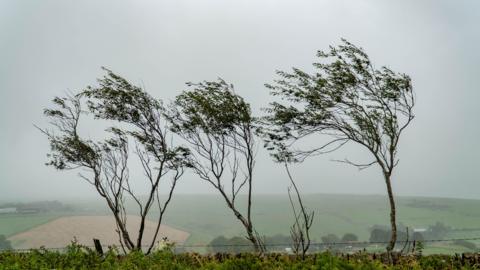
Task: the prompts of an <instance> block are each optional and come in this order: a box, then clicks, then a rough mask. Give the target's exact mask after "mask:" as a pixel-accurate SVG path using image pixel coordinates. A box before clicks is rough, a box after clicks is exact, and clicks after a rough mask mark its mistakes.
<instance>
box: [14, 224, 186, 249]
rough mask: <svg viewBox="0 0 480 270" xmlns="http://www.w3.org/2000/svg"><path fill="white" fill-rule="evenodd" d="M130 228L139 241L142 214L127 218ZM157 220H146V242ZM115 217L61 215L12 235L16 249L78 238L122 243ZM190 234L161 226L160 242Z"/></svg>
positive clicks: (56, 245) (52, 245) (180, 239)
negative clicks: (138, 233)
mask: <svg viewBox="0 0 480 270" xmlns="http://www.w3.org/2000/svg"><path fill="white" fill-rule="evenodd" d="M127 220H128V222H127V228H128V231H129V232H130V234H131V237H132V241H136V237H137V233H136V231H137V230H138V229H137V228H138V224H139V222H140V218H139V217H138V216H128V217H127ZM155 227H156V223H155V222H152V221H146V224H145V233H144V236H143V239H144V241H143V243H144V245H147V244H149V242H148V241H151V240H150V239H152V238H153V234H154V232H155ZM115 229H116V226H115V220H114V219H113V217H111V216H71V217H61V218H58V219H55V220H53V221H51V222H49V223H46V224H43V225H40V226H38V227H35V228H33V229H31V230H28V231H26V232H22V233H19V234H16V235H13V236H11V237H9V238H8V240H10V241H11V242H12V244H13V246H14V248H16V249H29V248H39V247H41V246H44V247H46V248H62V247H65V246H67V245H69V244H70V243H71V241H72V240H73V239H74V238H76V239H77V241H78V242H79V243H80V244H82V245H86V246H93V240H92V239H93V238H97V239H100V241H101V243H102V245H104V246H109V245H116V246H119V240H118V234H117V233H116V232H115ZM189 236H190V234H189V233H188V232H184V231H181V230H177V229H174V228H172V227H169V226H167V225H163V224H162V226H161V227H160V231H159V233H158V237H157V241H160V240H161V239H162V238H163V237H168V240H169V241H170V242H175V243H176V244H179V245H181V244H183V243H185V241H186V240H187V238H188V237H189Z"/></svg>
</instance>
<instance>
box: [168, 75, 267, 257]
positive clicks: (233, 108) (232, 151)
mask: <svg viewBox="0 0 480 270" xmlns="http://www.w3.org/2000/svg"><path fill="white" fill-rule="evenodd" d="M188 86H190V87H191V88H192V89H190V90H187V91H184V92H183V93H182V94H180V95H179V96H177V98H176V100H175V102H174V103H173V104H172V109H171V113H170V121H171V125H172V130H173V131H174V132H175V133H177V134H178V135H179V136H180V137H182V138H183V139H185V141H186V142H187V143H188V144H189V145H190V148H191V153H192V160H193V161H192V167H193V170H194V172H195V173H196V174H197V175H198V176H199V177H200V178H201V179H202V180H204V181H206V182H207V183H209V184H211V185H212V186H213V187H214V188H215V189H216V190H217V191H218V192H219V193H220V195H221V196H222V198H223V199H224V201H225V203H226V204H227V207H228V208H229V209H231V211H232V212H233V214H234V215H235V217H236V218H237V219H238V220H239V221H240V223H241V224H242V225H243V227H244V228H245V230H246V233H247V239H248V240H249V241H250V242H251V243H252V244H253V246H254V247H255V250H256V251H259V252H263V251H264V247H263V244H262V239H261V238H260V237H259V235H258V233H257V232H256V231H255V229H254V226H253V222H252V189H253V169H254V166H255V148H256V143H255V138H254V133H253V128H254V126H253V123H254V118H253V117H252V114H251V110H250V105H249V104H248V103H247V102H245V101H244V100H243V98H242V97H240V96H239V95H237V94H235V93H234V91H233V86H232V85H230V84H227V83H226V82H225V81H224V80H222V79H219V80H218V81H216V82H207V81H205V82H202V83H198V84H193V83H188ZM225 185H228V186H225ZM245 189H246V193H247V202H246V213H242V212H241V210H240V208H239V206H238V205H237V200H236V199H237V196H238V194H239V193H240V191H242V190H245Z"/></svg>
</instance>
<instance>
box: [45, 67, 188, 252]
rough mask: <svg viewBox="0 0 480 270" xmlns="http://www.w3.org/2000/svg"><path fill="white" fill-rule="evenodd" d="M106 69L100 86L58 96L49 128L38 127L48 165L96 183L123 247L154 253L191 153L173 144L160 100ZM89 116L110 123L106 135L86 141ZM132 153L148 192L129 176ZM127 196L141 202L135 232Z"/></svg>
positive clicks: (51, 114) (50, 112)
mask: <svg viewBox="0 0 480 270" xmlns="http://www.w3.org/2000/svg"><path fill="white" fill-rule="evenodd" d="M106 72H107V74H106V75H105V76H104V77H103V78H102V79H99V80H98V82H99V86H98V87H88V88H87V89H86V90H83V91H81V92H80V93H78V94H76V95H69V96H67V97H62V98H60V97H56V98H54V99H53V103H54V108H49V109H45V111H44V113H45V115H46V116H47V117H48V118H49V120H50V124H51V128H45V129H40V130H41V131H42V132H43V133H44V134H45V135H46V136H47V138H48V139H49V141H50V147H51V153H50V154H48V157H49V159H50V160H49V162H48V163H47V165H51V166H53V167H55V168H56V169H58V170H81V173H80V176H81V178H83V179H84V180H86V181H87V182H88V183H90V184H91V185H92V186H93V187H95V190H96V191H97V193H98V194H99V195H100V196H101V197H102V198H103V199H104V200H105V202H106V203H107V205H108V208H109V209H110V211H111V212H112V214H113V216H114V218H115V222H116V226H117V230H116V231H117V233H118V236H119V240H120V244H121V247H122V249H123V250H124V251H127V250H128V251H132V250H142V247H145V246H146V252H147V253H150V251H151V250H152V248H153V246H154V244H155V241H156V238H157V236H158V232H159V229H160V226H161V223H162V218H163V215H164V213H165V211H166V209H167V207H168V204H169V202H170V201H171V199H172V195H173V192H174V189H175V186H176V184H177V181H178V180H179V179H180V177H181V176H182V175H183V173H184V168H185V166H188V155H189V153H188V150H187V149H185V148H182V147H177V146H174V145H172V142H171V137H170V136H169V135H168V134H169V133H168V126H167V121H165V119H164V111H165V110H164V107H163V105H162V103H161V102H160V101H158V100H156V99H155V98H153V97H151V96H150V95H149V94H148V93H146V92H145V91H144V90H143V89H141V88H140V87H138V86H135V85H132V84H130V83H129V82H127V81H126V80H125V79H123V78H122V77H120V76H118V75H116V74H114V73H113V72H111V71H110V70H106ZM89 116H90V118H92V116H93V119H96V120H99V121H101V122H102V123H108V124H107V127H108V128H107V129H106V135H105V138H104V139H100V140H98V141H95V140H93V139H87V135H86V134H85V129H86V127H85V126H83V128H82V125H81V124H82V123H84V120H85V119H84V118H87V117H89ZM115 124H117V125H118V126H119V127H116V126H115ZM82 131H83V132H82ZM131 144H133V145H134V149H133V150H132V149H131V146H130V145H131ZM131 152H134V153H135V155H136V156H137V158H138V160H139V162H140V163H141V165H142V168H143V173H144V175H145V179H144V182H143V183H144V186H145V187H146V190H148V192H147V194H146V196H144V195H140V194H138V192H136V191H135V190H134V188H133V185H134V184H135V185H141V183H142V182H141V181H132V180H131V179H130V174H129V164H130V154H131ZM168 179H169V180H168ZM166 181H167V182H166ZM161 182H166V183H165V184H167V185H169V187H168V189H166V191H167V197H166V199H165V200H163V201H162V200H161V199H160V194H159V193H160V184H161ZM127 200H129V201H133V202H134V204H136V205H137V206H138V215H139V217H140V223H139V224H138V228H137V231H136V232H131V231H128V230H127V223H128V222H127V209H126V202H127ZM153 209H156V210H157V211H158V219H157V220H156V228H155V232H154V236H153V238H152V239H148V240H145V239H143V237H144V231H145V222H146V220H147V217H148V216H149V214H151V213H152V210H153ZM135 236H136V239H135V238H134V237H135ZM144 240H145V241H144ZM144 243H146V245H144Z"/></svg>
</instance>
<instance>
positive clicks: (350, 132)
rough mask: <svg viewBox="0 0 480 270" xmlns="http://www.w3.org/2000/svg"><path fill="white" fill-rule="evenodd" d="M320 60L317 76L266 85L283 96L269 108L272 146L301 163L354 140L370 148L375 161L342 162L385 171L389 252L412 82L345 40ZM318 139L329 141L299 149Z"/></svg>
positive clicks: (298, 74) (297, 75) (298, 75)
mask: <svg viewBox="0 0 480 270" xmlns="http://www.w3.org/2000/svg"><path fill="white" fill-rule="evenodd" d="M317 56H318V58H319V59H320V62H318V63H314V64H313V65H314V67H315V69H316V70H315V72H314V73H312V74H309V73H307V72H305V71H302V70H300V69H298V68H293V71H292V72H291V73H288V72H283V71H278V72H277V74H278V76H279V77H280V78H279V79H277V80H275V81H274V83H273V84H268V85H267V87H268V88H269V89H270V90H271V93H272V95H273V96H277V97H279V98H280V101H275V102H272V103H271V104H270V105H271V106H270V107H269V108H268V109H267V112H268V113H269V115H268V116H267V118H266V123H267V125H268V126H267V127H266V128H265V131H264V132H265V133H266V134H267V135H268V136H267V138H268V140H267V147H268V148H269V149H277V151H278V152H279V153H283V154H284V155H287V157H288V158H289V159H291V160H295V161H298V162H301V161H303V160H304V159H305V158H307V157H310V156H314V155H318V154H324V153H330V152H332V151H334V150H337V149H339V148H340V147H342V146H343V145H345V144H347V143H349V142H353V143H355V144H357V145H359V146H361V147H363V149H365V150H367V151H368V152H369V153H370V154H371V155H372V158H373V160H372V161H370V162H367V163H356V162H351V161H350V160H348V159H345V160H343V161H341V162H344V163H347V164H350V165H353V166H355V167H357V168H359V169H365V168H368V167H370V166H372V165H374V164H376V165H377V166H378V167H379V168H380V169H381V171H382V176H383V178H384V181H385V184H386V187H387V194H388V200H389V204H390V224H391V237H390V243H389V245H388V246H387V251H392V250H393V248H394V246H395V242H396V238H397V228H396V227H397V226H396V208H395V200H394V196H393V190H392V184H391V181H392V174H393V171H394V169H395V167H396V166H397V165H398V161H399V160H398V157H397V154H398V145H399V141H400V137H401V135H402V134H403V131H404V130H405V129H406V128H407V126H408V125H409V124H410V123H411V121H412V120H413V118H414V115H413V107H414V105H415V98H414V94H413V89H412V84H411V79H410V77H409V76H408V75H405V74H399V73H396V72H394V71H392V70H390V69H388V68H386V67H382V68H380V69H376V68H375V67H374V66H373V64H372V63H371V61H370V59H369V58H368V56H367V54H366V53H365V52H364V51H363V50H362V49H361V48H359V47H356V46H355V45H353V44H351V43H349V42H348V41H346V40H343V43H342V44H341V45H339V46H337V47H330V51H329V52H323V51H318V53H317ZM315 135H325V136H326V138H330V140H328V141H327V142H326V143H323V142H324V141H322V140H319V142H321V143H320V144H319V145H317V146H315V147H310V148H308V149H301V148H299V147H298V146H297V144H296V143H297V142H299V141H303V140H305V139H306V138H307V137H311V136H315Z"/></svg>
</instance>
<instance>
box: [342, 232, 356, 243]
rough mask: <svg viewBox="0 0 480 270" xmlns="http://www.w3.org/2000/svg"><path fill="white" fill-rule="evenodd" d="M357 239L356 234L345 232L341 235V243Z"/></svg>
mask: <svg viewBox="0 0 480 270" xmlns="http://www.w3.org/2000/svg"><path fill="white" fill-rule="evenodd" d="M357 241H358V236H357V235H356V234H353V233H346V234H344V235H343V236H342V242H343V243H349V242H357Z"/></svg>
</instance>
